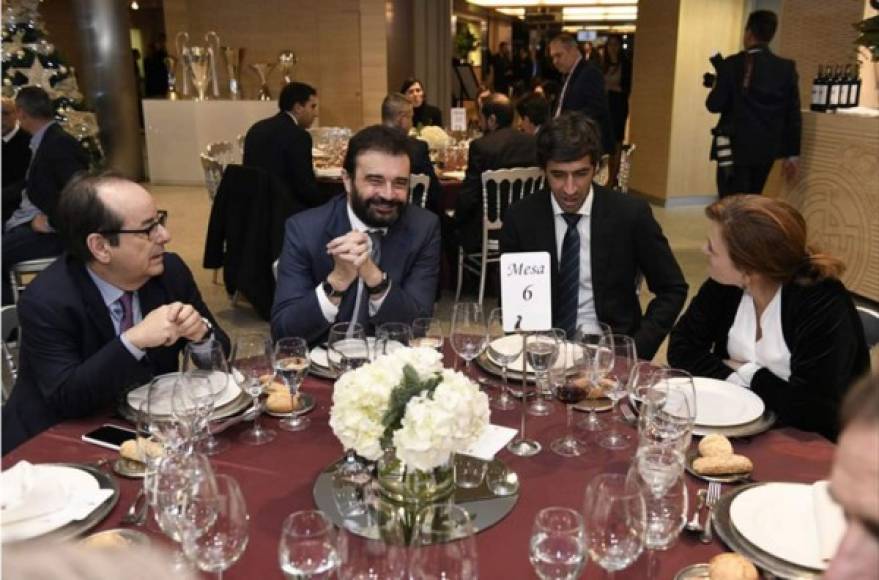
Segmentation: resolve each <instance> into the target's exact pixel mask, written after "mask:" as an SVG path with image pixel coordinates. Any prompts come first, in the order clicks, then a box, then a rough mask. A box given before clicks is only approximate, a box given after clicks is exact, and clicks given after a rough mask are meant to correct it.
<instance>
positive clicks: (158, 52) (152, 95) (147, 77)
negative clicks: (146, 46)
mask: <svg viewBox="0 0 879 580" xmlns="http://www.w3.org/2000/svg"><path fill="white" fill-rule="evenodd" d="M167 57H168V51H166V50H165V35H164V34H162V35H160V36H159V37H158V38H157V39H156V40H155V41H154V42H153V43H152V46H151V47H150V52H149V53H148V54H147V55H146V57H145V58H144V59H143V94H144V96H145V97H146V98H148V99H157V98H158V99H164V98H165V96H166V95H167V94H168V68H167V67H166V66H165V59H166V58H167Z"/></svg>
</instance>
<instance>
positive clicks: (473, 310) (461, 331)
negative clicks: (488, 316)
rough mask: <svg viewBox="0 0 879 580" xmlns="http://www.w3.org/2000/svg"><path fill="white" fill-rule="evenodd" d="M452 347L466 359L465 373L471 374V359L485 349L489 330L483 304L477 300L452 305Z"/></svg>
mask: <svg viewBox="0 0 879 580" xmlns="http://www.w3.org/2000/svg"><path fill="white" fill-rule="evenodd" d="M449 336H450V339H451V343H452V348H453V349H454V350H455V352H456V353H457V355H458V356H459V357H461V358H462V359H464V363H465V365H466V370H465V371H464V373H465V374H467V375H469V374H470V361H471V360H473V359H475V358H476V357H478V356H479V355H480V353H482V351H483V349H485V345H486V343H487V342H488V332H487V330H486V327H485V317H484V316H483V314H482V306H481V305H479V304H478V303H476V302H456V303H455V304H454V305H453V306H452V332H451V334H450V335H449Z"/></svg>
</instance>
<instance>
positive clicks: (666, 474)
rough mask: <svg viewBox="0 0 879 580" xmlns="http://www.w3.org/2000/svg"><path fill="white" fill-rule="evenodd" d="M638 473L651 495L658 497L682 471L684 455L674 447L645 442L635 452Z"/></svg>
mask: <svg viewBox="0 0 879 580" xmlns="http://www.w3.org/2000/svg"><path fill="white" fill-rule="evenodd" d="M635 462H636V463H637V465H638V473H639V474H640V476H641V479H642V480H643V481H644V483H645V485H646V486H647V489H649V490H650V492H651V493H652V494H653V497H655V498H660V497H662V496H663V495H665V493H666V492H668V490H669V489H670V488H671V487H672V485H674V483H675V481H677V480H678V478H680V477H681V474H682V473H683V472H684V455H683V453H681V452H680V450H678V449H677V448H676V447H674V446H670V445H663V444H647V445H642V446H641V447H639V448H638V452H637V453H636V454H635Z"/></svg>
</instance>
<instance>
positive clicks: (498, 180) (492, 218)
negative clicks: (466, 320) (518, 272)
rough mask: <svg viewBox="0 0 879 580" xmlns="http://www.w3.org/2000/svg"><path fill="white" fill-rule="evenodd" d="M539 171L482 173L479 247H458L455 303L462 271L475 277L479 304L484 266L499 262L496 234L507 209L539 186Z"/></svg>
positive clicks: (541, 176)
mask: <svg viewBox="0 0 879 580" xmlns="http://www.w3.org/2000/svg"><path fill="white" fill-rule="evenodd" d="M543 180H544V175H543V170H542V169H541V168H539V167H514V168H512V169H497V170H494V171H483V172H482V246H481V249H480V251H479V252H473V253H467V252H466V251H465V250H464V247H463V246H461V245H458V287H457V289H456V290H455V301H456V302H457V301H458V299H459V298H460V297H461V287H462V286H463V285H464V270H465V269H466V270H467V271H468V272H471V273H473V274H476V275H478V276H479V304H482V299H483V297H484V296H485V278H486V271H487V269H488V265H489V264H491V263H494V262H499V261H500V245H499V244H498V240H497V237H496V236H497V232H498V231H500V229H501V227H502V226H503V220H502V217H503V214H504V213H505V212H506V210H507V208H508V207H510V206H511V205H513V204H514V203H516V202H517V201H519V200H521V199H522V198H524V197H525V196H527V195H530V194H532V193H534V192H535V191H538V190H539V189H540V188H541V187H543Z"/></svg>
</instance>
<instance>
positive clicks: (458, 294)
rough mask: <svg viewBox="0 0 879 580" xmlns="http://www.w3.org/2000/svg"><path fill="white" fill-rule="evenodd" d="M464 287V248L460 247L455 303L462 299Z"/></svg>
mask: <svg viewBox="0 0 879 580" xmlns="http://www.w3.org/2000/svg"><path fill="white" fill-rule="evenodd" d="M463 285H464V248H463V247H461V246H458V288H457V290H455V302H457V301H458V299H459V298H461V286H463Z"/></svg>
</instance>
